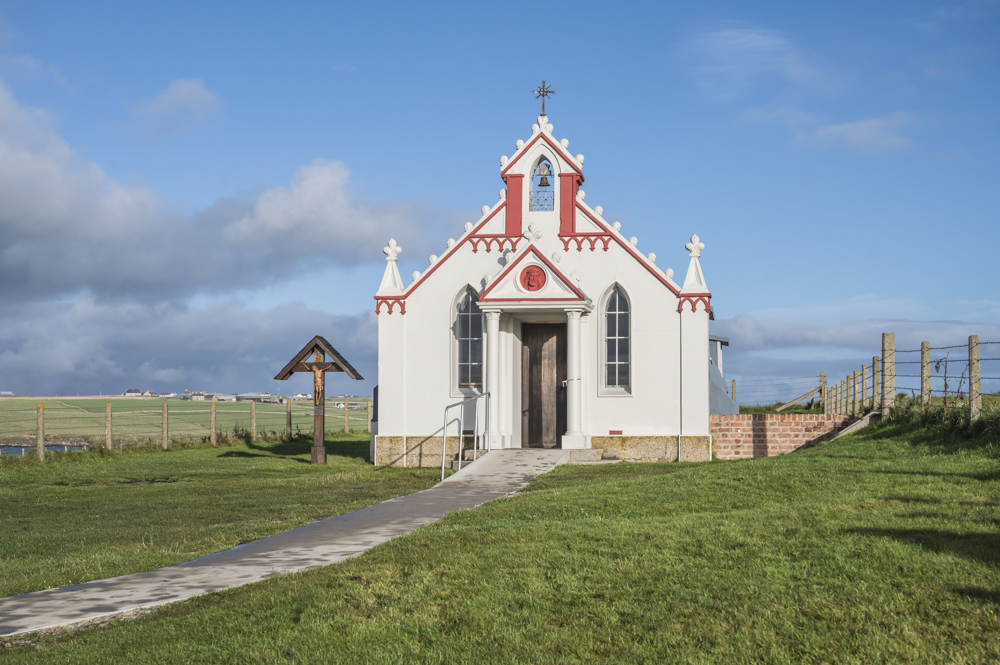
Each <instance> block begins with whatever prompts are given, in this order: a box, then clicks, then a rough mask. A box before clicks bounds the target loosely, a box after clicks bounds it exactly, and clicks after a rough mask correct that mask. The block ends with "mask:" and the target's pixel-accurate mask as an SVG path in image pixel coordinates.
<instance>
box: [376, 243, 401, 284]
mask: <svg viewBox="0 0 1000 665" xmlns="http://www.w3.org/2000/svg"><path fill="white" fill-rule="evenodd" d="M401 251H403V248H402V247H400V246H399V245H397V244H396V241H395V240H394V239H393V238H389V244H388V245H386V246H385V247H383V248H382V252H383V253H385V261H386V264H385V272H384V273H383V274H382V283H381V284H380V285H379V287H378V293H376V294H375V295H377V296H395V295H399V294H401V293H403V288H404V287H403V278H402V277H400V276H399V268H398V267H397V266H396V261H397V260H398V259H397V258H396V257H398V256H399V253H400V252H401Z"/></svg>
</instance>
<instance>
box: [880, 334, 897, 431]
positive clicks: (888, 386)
mask: <svg viewBox="0 0 1000 665" xmlns="http://www.w3.org/2000/svg"><path fill="white" fill-rule="evenodd" d="M895 408H896V333H882V417H883V418H888V417H889V416H890V415H892V412H893V411H894V410H895Z"/></svg>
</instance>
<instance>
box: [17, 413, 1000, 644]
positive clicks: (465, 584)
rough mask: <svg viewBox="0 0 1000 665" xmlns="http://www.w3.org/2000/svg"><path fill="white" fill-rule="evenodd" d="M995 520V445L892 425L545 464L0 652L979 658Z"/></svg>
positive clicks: (994, 612)
mask: <svg viewBox="0 0 1000 665" xmlns="http://www.w3.org/2000/svg"><path fill="white" fill-rule="evenodd" d="M998 524H1000V453H998V448H997V446H996V445H995V444H993V445H988V444H987V440H986V439H984V438H980V439H966V438H963V437H961V436H958V435H949V434H947V433H945V432H943V431H932V430H926V429H919V428H918V426H917V425H915V424H907V423H905V422H900V421H893V422H889V423H886V424H882V425H876V426H873V427H871V428H868V429H867V430H864V431H863V432H862V433H860V434H858V435H853V436H849V437H844V438H843V439H841V440H839V441H837V442H834V443H830V444H824V445H821V446H818V447H816V448H813V449H810V450H806V451H802V452H799V453H795V454H790V455H785V456H781V457H777V458H770V459H758V460H743V461H737V462H709V463H703V464H618V465H614V466H600V467H579V466H576V467H574V466H564V467H560V468H558V469H556V470H555V471H554V472H552V473H550V474H547V475H546V476H543V477H541V478H539V479H538V480H537V481H536V482H535V483H534V484H533V485H532V486H531V487H530V488H529V490H528V491H526V492H524V493H522V494H521V495H519V496H517V497H513V498H509V499H502V500H498V501H494V502H491V503H489V504H486V505H484V506H482V507H480V508H478V509H475V510H471V511H466V512H460V513H454V514H452V515H450V516H448V517H446V518H445V519H443V520H441V521H440V522H438V523H436V524H433V525H431V526H428V527H426V528H423V529H420V530H419V531H417V532H416V533H414V534H411V535H409V536H406V537H403V538H397V539H395V540H392V541H390V542H388V543H386V544H384V545H381V546H379V547H376V548H374V549H373V550H371V551H369V552H368V553H366V554H365V555H363V556H361V557H358V558H356V559H352V560H349V561H346V562H343V563H340V564H337V565H333V566H328V567H324V568H320V569H315V570H312V571H307V572H304V573H298V574H294V575H288V576H284V577H281V578H275V579H271V580H267V581H265V582H262V583H259V584H254V585H250V586H247V587H242V588H239V589H233V590H230V591H226V592H222V593H216V594H211V595H208V596H204V597H201V598H197V599H194V600H191V601H188V602H184V603H179V604H176V605H171V606H168V607H165V608H163V609H162V610H160V611H158V612H156V613H154V614H153V615H151V616H148V617H145V618H143V619H139V620H136V621H134V622H124V623H121V624H117V625H112V626H109V627H107V628H103V629H99V630H86V631H81V632H77V633H71V634H67V635H65V636H63V637H61V638H58V639H53V638H42V641H43V642H44V644H45V646H44V648H42V649H39V650H35V649H33V648H18V649H13V650H9V651H8V653H7V654H6V655H7V657H8V659H9V660H10V661H11V662H48V663H56V662H74V663H77V662H78V663H84V662H108V663H112V662H129V663H174V662H233V663H237V662H268V663H308V662H315V663H328V662H338V663H339V662H358V663H381V662H386V663H398V662H433V663H441V662H453V663H457V662H492V663H524V662H595V661H599V662H690V663H703V662H719V663H761V662H768V663H803V662H805V663H827V662H851V663H855V662H899V663H924V662H962V663H986V662H997V661H998V660H1000V569H998V564H1000V537H998V531H997V529H998ZM150 535H155V533H154V531H152V530H151V531H150Z"/></svg>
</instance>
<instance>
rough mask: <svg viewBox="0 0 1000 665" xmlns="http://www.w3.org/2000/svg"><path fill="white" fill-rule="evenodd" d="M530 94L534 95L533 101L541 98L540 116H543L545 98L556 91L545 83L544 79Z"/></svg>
mask: <svg viewBox="0 0 1000 665" xmlns="http://www.w3.org/2000/svg"><path fill="white" fill-rule="evenodd" d="M532 92H533V93H535V99H538V98H539V97H541V98H542V115H545V98H546V97H549V96H550V95H554V94H555V92H556V91H555V90H553V89H552V88H550V87H549V86H548V85H547V84H546V83H545V79H542V84H541V85H540V86H538V87H537V88H535V89H534V90H532Z"/></svg>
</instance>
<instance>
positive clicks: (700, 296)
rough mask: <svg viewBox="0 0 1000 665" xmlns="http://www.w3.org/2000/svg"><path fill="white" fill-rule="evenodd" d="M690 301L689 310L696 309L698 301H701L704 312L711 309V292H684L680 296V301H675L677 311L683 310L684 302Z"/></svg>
mask: <svg viewBox="0 0 1000 665" xmlns="http://www.w3.org/2000/svg"><path fill="white" fill-rule="evenodd" d="M686 302H689V303H691V311H692V312H697V311H698V303H699V302H701V304H703V305H704V306H705V311H706V312H711V311H712V294H711V293H685V294H684V295H682V296H681V301H680V302H679V303H677V311H678V312H683V311H684V303H686Z"/></svg>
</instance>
